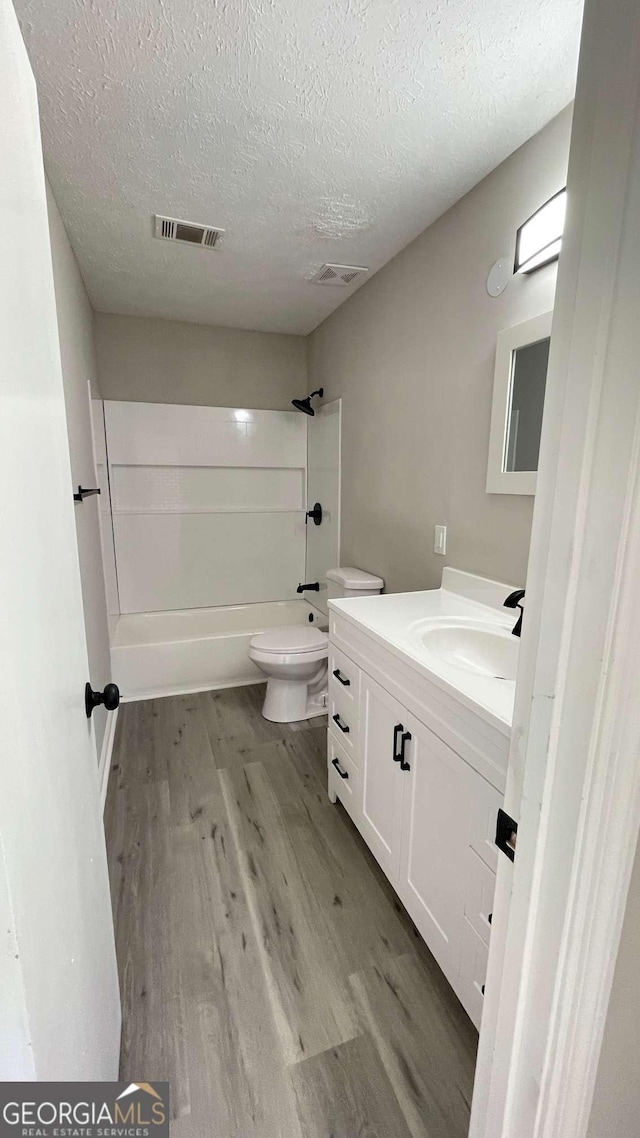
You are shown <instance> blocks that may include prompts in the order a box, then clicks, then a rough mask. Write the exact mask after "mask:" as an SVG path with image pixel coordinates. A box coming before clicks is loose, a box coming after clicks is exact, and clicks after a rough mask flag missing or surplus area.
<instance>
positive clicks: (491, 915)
mask: <svg viewBox="0 0 640 1138" xmlns="http://www.w3.org/2000/svg"><path fill="white" fill-rule="evenodd" d="M487 922H488V923H489V924H490V925H492V924H493V913H489V916H488V917H487Z"/></svg>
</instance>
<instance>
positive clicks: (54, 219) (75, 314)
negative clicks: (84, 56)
mask: <svg viewBox="0 0 640 1138" xmlns="http://www.w3.org/2000/svg"><path fill="white" fill-rule="evenodd" d="M47 205H48V209H49V233H50V238H51V257H52V261H53V279H54V285H55V293H56V311H57V316H58V333H59V336H60V356H61V361H62V377H63V382H64V400H65V409H66V413H67V431H68V435H69V451H70V454H71V473H72V482H73V486H74V487H75V486H78V485H81V486H95V485H96V481H95V478H96V470H95V463H94V457H93V437H92V431H91V400H90V396H89V386H91V390H92V391H93V393H94V394H96V393H97V384H96V364H95V353H94V346H93V311H92V308H91V305H90V304H89V299H88V297H87V293H86V291H85V287H84V283H83V280H82V277H81V276H80V270H79V269H78V265H77V262H76V259H75V257H74V255H73V252H72V249H71V246H70V244H69V240H68V238H67V234H66V231H65V228H64V225H63V223H62V219H61V217H60V214H59V212H58V207H57V205H56V202H55V199H54V196H53V193H52V192H51V187H50V186H49V184H48V183H47ZM71 489H72V487H71V486H70V487H69V493H71ZM75 516H76V536H77V539H78V555H79V559H80V576H81V580H82V604H83V608H84V623H85V632H86V637H87V652H88V656H89V676H90V678H91V684H92V687H94V688H99V689H100V690H102V689H103V688H104V685H105V684H107V683H109V680H110V679H111V660H110V655H109V627H108V619H107V602H106V597H105V586H104V573H103V569H102V552H101V547H100V528H99V519H98V498H97V497H94V498H87V499H86V501H85V502H83V503H82V505H76V507H75ZM106 720H107V712H106V711H105V709H104V708H103V707H99V708H97V709H96V711H95V712H94V714H93V723H94V729H95V733H96V745H97V748H98V756H99V755H100V748H101V746H102V740H103V737H104V730H105V726H106Z"/></svg>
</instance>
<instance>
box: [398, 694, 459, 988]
mask: <svg viewBox="0 0 640 1138" xmlns="http://www.w3.org/2000/svg"><path fill="white" fill-rule="evenodd" d="M407 729H408V731H409V732H410V733H411V740H410V743H409V747H408V752H407V759H408V763H409V767H410V770H408V771H406V772H405V791H404V812H403V823H402V857H401V863H400V881H399V884H398V893H399V894H400V897H401V898H402V900H403V901H404V904H405V906H406V908H407V910H408V912H409V913H410V915H411V917H412V918H413V920H414V922H415V924H416V926H417V928H418V930H419V931H420V933H421V934H422V936H423V937H424V939H425V940H426V942H427V944H428V945H429V948H430V949H431V951H432V953H433V955H434V956H435V958H436V960H437V961H438V964H439V965H440V967H441V968H442V970H443V971H444V972H445V973H446V974H447V976H452V975H456V974H457V972H458V964H459V953H460V936H461V927H460V926H461V922H462V914H463V896H464V885H463V859H464V856H465V854H466V850H467V849H468V846H469V837H470V830H469V817H470V815H469V809H468V806H469V795H468V793H467V790H468V787H467V785H466V781H465V772H466V771H469V772H470V773H471V774H473V773H474V772H473V771H471V769H470V767H468V766H467V764H466V763H465V762H463V760H462V759H461V758H460V756H459V755H456V753H455V751H452V749H451V747H448V746H447V745H446V743H443V742H442V740H441V739H438V737H437V736H436V735H434V734H433V731H430V730H429V729H428V728H427V727H425V726H424V724H422V723H419V722H418V720H417V719H414V718H413V716H411V717H410V718H409V720H408V728H407Z"/></svg>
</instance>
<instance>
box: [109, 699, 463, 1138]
mask: <svg viewBox="0 0 640 1138" xmlns="http://www.w3.org/2000/svg"><path fill="white" fill-rule="evenodd" d="M263 698H264V688H263V686H262V685H255V686H252V687H242V688H233V689H228V690H225V691H217V692H204V693H200V694H198V695H189V696H177V697H172V698H168V699H157V700H148V701H146V702H143V703H133V704H126V705H124V706H123V707H122V708H121V711H120V715H119V720H118V726H117V736H116V743H115V747H114V755H113V765H112V771H111V777H110V782H109V793H108V798H107V811H106V830H107V846H108V851H109V865H110V874H111V890H112V900H113V908H114V918H115V925H116V942H117V950H118V965H119V970H120V986H121V992H122V1004H123V1030H122V1055H121V1078H123V1079H131V1080H140V1079H146V1080H149V1079H169V1081H170V1084H171V1113H172V1125H171V1130H172V1135H174V1136H175V1138H182V1136H184V1138H196V1136H198V1138H199V1136H202V1138H205V1136H206V1138H357V1136H365V1135H366V1136H367V1138H464V1136H465V1135H466V1134H467V1129H468V1123H469V1106H470V1100H471V1090H472V1084H473V1071H474V1063H475V1047H476V1041H477V1036H476V1033H475V1031H474V1029H473V1027H472V1025H471V1023H470V1022H469V1020H468V1019H467V1016H466V1015H465V1013H464V1012H463V1010H462V1008H461V1006H460V1004H459V1003H458V1001H457V1000H456V998H455V996H454V995H453V992H452V991H451V989H450V988H449V985H448V984H447V983H446V981H445V979H444V977H443V976H442V973H441V972H440V970H439V969H438V967H437V965H436V964H435V963H434V961H433V959H432V957H431V956H430V954H429V952H428V951H427V949H426V947H425V946H424V944H423V943H422V941H421V940H420V938H419V937H418V936H417V934H416V932H415V930H414V928H413V926H412V924H411V922H410V920H409V919H408V917H407V915H406V913H405V912H404V910H403V908H402V906H401V905H400V903H399V901H398V899H397V898H396V896H395V894H394V892H393V890H392V889H391V887H390V886H389V884H388V882H387V880H386V878H385V877H384V875H383V874H382V872H381V870H380V869H379V868H378V866H377V864H376V862H375V861H374V859H373V858H372V856H371V854H370V853H369V851H368V849H367V847H366V846H365V844H364V842H363V841H362V839H361V837H360V835H359V834H358V832H357V830H356V829H355V828H354V826H353V825H352V823H351V821H350V819H349V818H348V816H347V815H346V814H345V812H344V811H343V809H342V807H341V806H339V805H336V806H333V805H331V803H330V802H329V798H328V796H327V789H326V777H327V776H326V723H325V722H323V721H322V720H318V719H316V720H311V721H308V722H306V723H301V724H288V725H286V724H285V725H283V724H274V723H268V722H267V721H266V720H264V719H263V718H262V715H261V706H262V700H263Z"/></svg>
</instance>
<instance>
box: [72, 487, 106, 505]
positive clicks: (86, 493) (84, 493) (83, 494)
mask: <svg viewBox="0 0 640 1138" xmlns="http://www.w3.org/2000/svg"><path fill="white" fill-rule="evenodd" d="M99 493H100V489H99V487H98V486H94V487H93V489H91V490H88V489H87V488H86V486H78V493H77V494H74V495H73V500H74V502H84V500H85V498H90V497H91V495H92V494H99Z"/></svg>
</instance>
